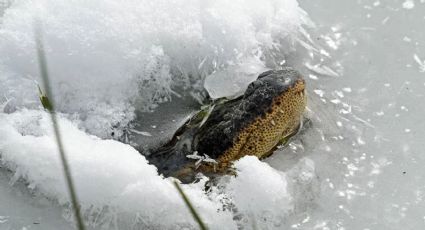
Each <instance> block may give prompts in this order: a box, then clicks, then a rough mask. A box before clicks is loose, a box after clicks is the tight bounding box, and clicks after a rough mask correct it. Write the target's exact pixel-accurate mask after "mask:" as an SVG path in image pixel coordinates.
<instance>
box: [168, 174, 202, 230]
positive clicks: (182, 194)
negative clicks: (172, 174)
mask: <svg viewBox="0 0 425 230" xmlns="http://www.w3.org/2000/svg"><path fill="white" fill-rule="evenodd" d="M174 185H175V186H176V188H177V190H178V191H179V193H180V195H181V196H182V198H183V200H184V202H185V203H186V205H187V207H188V208H189V210H190V213H191V214H192V216H193V218H194V219H195V221H196V222H197V223H198V224H199V228H200V229H202V230H206V229H208V228H207V227H206V225H205V224H204V222H202V219H201V217H200V216H199V214H198V213H197V212H196V210H195V208H194V207H193V205H192V203H190V200H189V198H188V197H187V196H186V194H185V193H184V192H183V189H182V188H181V187H180V185H179V183H177V181H174Z"/></svg>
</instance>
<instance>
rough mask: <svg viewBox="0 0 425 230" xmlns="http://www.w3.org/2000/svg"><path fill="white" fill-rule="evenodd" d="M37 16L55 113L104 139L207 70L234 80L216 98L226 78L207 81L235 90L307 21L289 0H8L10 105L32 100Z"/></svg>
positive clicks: (3, 35)
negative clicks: (215, 81) (41, 26)
mask: <svg viewBox="0 0 425 230" xmlns="http://www.w3.org/2000/svg"><path fill="white" fill-rule="evenodd" d="M34 18H38V19H39V20H40V21H41V22H42V24H43V33H44V36H43V38H44V43H45V47H46V55H47V59H48V67H49V72H50V75H51V78H52V85H53V89H54V92H55V93H54V95H55V99H56V101H57V105H58V108H59V110H60V111H61V112H63V113H65V114H69V115H70V116H72V118H73V119H78V120H80V121H81V123H80V127H81V128H83V129H84V130H86V131H87V132H89V133H91V134H95V135H97V136H100V137H104V138H105V137H109V134H110V133H111V131H112V130H113V128H117V129H118V130H119V129H120V128H122V127H124V126H125V125H126V124H127V123H128V122H129V121H130V120H131V119H133V118H134V109H135V108H136V109H138V110H142V111H149V110H152V109H154V108H155V107H156V106H157V104H158V103H161V102H165V101H169V100H170V98H171V95H172V94H173V93H174V92H173V88H174V87H177V86H180V87H183V88H188V87H192V88H195V89H198V90H201V89H202V86H203V80H204V78H205V77H206V76H208V75H211V74H213V76H211V77H210V78H209V79H211V78H212V77H214V76H215V75H217V74H218V73H221V72H224V73H226V74H227V75H229V76H233V75H234V76H236V77H237V78H239V79H238V80H237V84H239V85H241V86H238V87H236V89H237V90H236V91H230V92H229V91H228V90H227V91H224V90H223V92H225V93H221V94H220V93H219V92H220V90H221V89H222V86H225V85H228V82H227V81H224V82H223V83H222V84H208V83H207V85H208V86H207V89H208V90H209V91H210V92H211V94H212V96H213V97H220V96H223V95H226V96H227V95H229V94H232V93H233V94H234V93H238V92H239V91H240V90H241V89H243V88H244V87H245V85H246V84H247V83H249V82H250V81H252V78H253V77H255V75H256V74H255V73H254V72H255V71H258V70H261V69H263V68H264V66H265V65H266V64H267V63H268V62H280V61H282V60H281V59H282V57H281V56H279V57H272V56H270V55H269V54H270V52H271V51H272V50H276V49H282V55H283V53H284V52H283V51H285V52H286V51H289V50H290V48H291V47H293V45H292V44H293V43H294V42H295V41H297V40H298V39H299V37H300V34H301V33H300V28H301V26H302V25H304V24H308V23H309V21H308V18H307V16H306V13H305V12H304V11H303V10H302V9H301V8H299V7H298V3H297V2H296V0H285V1H272V0H269V1H262V2H258V1H242V0H238V1H225V0H221V1H203V0H187V1H168V0H159V1H148V0H144V1H137V0H129V1H126V2H125V3H120V2H116V1H112V0H109V1H100V0H94V1H89V2H88V1H83V0H77V1H65V0H60V1H56V0H37V1H28V0H23V1H13V4H11V5H10V6H8V8H7V9H6V10H5V11H4V15H3V17H2V22H3V23H2V24H0V53H1V57H0V92H2V94H3V95H1V96H2V97H6V98H8V99H12V100H13V103H12V102H11V104H10V107H12V108H13V109H15V108H17V107H29V108H37V106H38V105H39V103H38V101H37V99H36V93H37V90H36V89H37V88H36V82H39V72H38V66H37V61H36V55H35V49H34V35H33V27H32V25H33V22H34ZM275 59H276V60H275ZM245 67H248V68H247V69H249V68H251V69H252V70H249V71H248V73H247V75H245V74H244V73H241V68H243V69H245ZM217 78H218V77H217ZM234 78H235V77H229V79H234ZM222 79H223V77H221V78H220V80H222ZM241 79H242V80H241ZM243 79H246V80H243ZM232 81H235V80H232ZM239 88H240V89H239Z"/></svg>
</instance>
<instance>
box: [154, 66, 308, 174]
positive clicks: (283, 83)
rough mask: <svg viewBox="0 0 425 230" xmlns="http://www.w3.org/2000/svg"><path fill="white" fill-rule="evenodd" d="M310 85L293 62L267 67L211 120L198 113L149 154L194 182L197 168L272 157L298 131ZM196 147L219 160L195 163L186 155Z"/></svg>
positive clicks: (219, 169) (167, 170)
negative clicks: (290, 65) (283, 66)
mask: <svg viewBox="0 0 425 230" xmlns="http://www.w3.org/2000/svg"><path fill="white" fill-rule="evenodd" d="M304 90H305V82H304V80H303V79H302V77H301V75H300V74H299V73H298V72H297V71H295V70H293V69H292V68H286V69H284V70H274V71H267V72H265V73H262V74H260V76H259V78H258V79H257V80H256V81H254V82H253V83H251V84H250V85H249V86H248V89H247V90H246V92H245V94H244V95H243V96H242V97H240V98H237V99H234V100H231V101H227V102H224V103H219V104H216V105H215V107H213V109H212V111H211V113H210V114H209V116H208V118H207V119H206V120H205V119H204V118H203V117H202V116H195V117H194V119H192V120H190V121H189V122H187V123H186V124H185V125H184V126H183V127H182V128H181V129H179V131H177V132H176V135H175V137H174V138H173V139H172V140H171V141H170V142H169V143H168V144H167V145H165V146H164V147H162V148H160V149H159V150H157V151H156V152H153V153H152V154H151V155H149V156H148V157H147V158H148V160H149V161H150V162H151V163H152V164H154V165H156V166H157V167H158V171H159V172H160V173H162V174H164V175H165V176H173V177H176V178H178V179H180V180H182V181H183V182H190V181H193V179H194V175H195V174H196V173H197V172H202V173H204V174H206V175H212V174H217V173H218V174H222V173H227V172H228V171H229V170H228V169H229V168H230V166H231V164H232V162H233V161H235V160H238V159H240V158H242V157H243V156H246V155H254V156H257V157H258V158H260V159H261V158H264V157H267V156H269V155H270V154H271V153H272V151H273V150H274V148H275V147H276V146H277V145H278V144H279V142H280V141H281V140H284V139H288V137H289V136H291V135H294V133H296V132H297V130H298V127H299V125H300V119H301V117H302V114H303V112H304V110H305V107H306V95H305V92H304ZM201 113H203V114H205V111H203V112H200V113H199V114H201ZM194 151H197V152H199V154H200V155H203V154H206V155H208V156H209V157H211V158H212V159H214V160H215V161H216V162H217V163H202V164H201V165H200V166H197V165H195V162H196V160H193V159H189V158H187V157H186V156H187V155H190V154H192V153H193V152H194Z"/></svg>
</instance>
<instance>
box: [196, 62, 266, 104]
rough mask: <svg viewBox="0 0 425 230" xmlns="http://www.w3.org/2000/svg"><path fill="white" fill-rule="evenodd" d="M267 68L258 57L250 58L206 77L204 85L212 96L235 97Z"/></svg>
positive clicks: (214, 97)
mask: <svg viewBox="0 0 425 230" xmlns="http://www.w3.org/2000/svg"><path fill="white" fill-rule="evenodd" d="M265 70H267V69H266V68H265V66H264V63H262V62H261V61H260V60H258V59H257V58H249V59H246V60H244V61H243V62H242V63H240V64H238V65H234V66H229V67H227V68H226V69H224V70H219V71H217V72H215V73H213V74H211V75H209V76H207V77H206V79H205V83H204V87H205V89H206V90H207V91H208V94H209V95H210V96H211V98H213V99H216V98H220V97H234V96H237V95H240V94H243V92H244V91H245V90H246V88H247V87H248V85H249V84H250V83H251V82H253V81H255V80H256V79H257V77H258V75H259V74H260V73H262V72H264V71H265Z"/></svg>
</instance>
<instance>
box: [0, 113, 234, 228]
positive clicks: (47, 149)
mask: <svg viewBox="0 0 425 230" xmlns="http://www.w3.org/2000/svg"><path fill="white" fill-rule="evenodd" d="M59 121H60V122H59V123H60V127H61V133H62V138H63V140H64V147H65V151H66V153H67V156H68V161H69V164H70V168H71V171H72V177H73V179H74V182H75V187H76V189H77V194H78V198H79V201H80V204H81V206H82V210H83V213H84V214H85V216H87V217H89V216H92V215H99V214H102V216H104V217H103V222H102V221H97V220H93V221H89V224H90V225H93V226H95V227H96V226H97V227H99V226H102V225H105V226H106V227H111V226H110V225H112V223H113V220H114V219H117V218H118V219H119V218H128V219H136V216H138V217H139V218H143V221H144V222H143V223H141V224H140V226H139V227H141V226H144V225H145V226H146V225H147V226H150V225H151V226H158V227H161V226H162V227H163V228H172V226H178V225H179V224H187V223H189V224H193V220H192V218H191V216H190V215H189V213H188V211H187V210H186V207H185V205H184V204H183V202H182V200H181V198H180V197H179V195H178V193H176V190H175V188H174V186H173V184H172V183H171V182H172V181H171V179H163V178H162V177H161V176H159V175H158V174H157V171H156V168H155V167H154V166H152V165H149V164H147V161H146V159H145V158H144V157H143V156H142V155H141V154H140V153H139V152H137V151H136V150H135V149H133V148H132V147H130V146H129V145H125V144H123V143H120V142H117V141H114V140H102V139H99V138H98V137H95V136H91V135H88V134H86V133H84V132H82V131H80V130H78V129H77V128H76V126H75V124H73V123H72V122H70V121H68V120H67V119H65V118H63V117H61V118H60V120H59ZM0 140H1V141H0V152H1V163H2V165H4V166H5V167H7V168H9V169H10V170H12V171H13V172H14V175H13V177H12V182H11V183H12V184H13V183H14V182H16V181H18V180H19V179H24V180H25V181H26V182H27V183H28V188H29V189H31V190H34V191H36V192H37V193H40V194H43V195H44V196H47V197H50V198H51V199H53V200H55V201H56V202H57V203H58V204H59V205H62V206H67V205H68V204H69V197H68V195H67V190H66V187H65V182H64V178H63V175H62V168H61V164H60V162H59V155H58V152H57V149H56V146H55V142H54V136H53V133H52V127H51V126H50V120H49V117H48V114H46V113H45V112H42V111H39V110H22V111H19V112H15V113H13V114H1V115H0ZM17 146H19V147H17ZM184 189H185V191H186V192H187V195H188V196H189V197H191V198H192V201H193V202H194V204H195V205H196V206H197V207H199V211H200V212H201V213H202V215H203V216H204V217H205V220H206V222H207V223H208V224H209V226H211V228H213V229H218V228H219V226H220V225H222V224H227V225H229V224H230V225H229V227H231V223H232V222H231V218H232V216H231V214H230V213H228V212H217V211H216V210H217V209H219V208H220V206H219V204H220V203H219V202H213V200H211V199H213V197H206V196H205V194H203V192H202V190H201V189H200V188H199V186H195V185H192V186H184ZM105 208H107V210H106V211H105V210H103V209H105ZM170 210H173V212H175V213H174V214H173V215H166V214H167V212H169V211H170ZM105 216H106V218H105ZM124 224H125V223H124ZM124 224H123V225H124ZM143 224H144V225H143ZM136 226H137V225H136ZM117 227H119V226H117Z"/></svg>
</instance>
